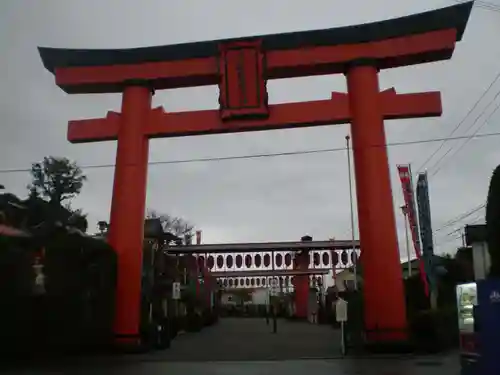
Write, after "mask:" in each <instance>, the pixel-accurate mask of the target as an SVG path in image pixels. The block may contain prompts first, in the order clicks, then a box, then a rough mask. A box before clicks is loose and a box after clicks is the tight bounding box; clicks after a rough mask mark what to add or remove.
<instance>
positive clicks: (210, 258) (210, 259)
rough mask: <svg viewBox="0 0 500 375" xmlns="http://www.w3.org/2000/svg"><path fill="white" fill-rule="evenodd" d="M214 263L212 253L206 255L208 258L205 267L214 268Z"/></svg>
mask: <svg viewBox="0 0 500 375" xmlns="http://www.w3.org/2000/svg"><path fill="white" fill-rule="evenodd" d="M214 263H215V261H214V257H213V256H212V255H210V256H209V257H208V259H207V267H208V268H209V269H212V268H214Z"/></svg>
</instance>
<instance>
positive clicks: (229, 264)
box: [226, 255, 233, 268]
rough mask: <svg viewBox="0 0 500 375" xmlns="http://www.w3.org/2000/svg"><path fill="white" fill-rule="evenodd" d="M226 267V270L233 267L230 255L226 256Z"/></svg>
mask: <svg viewBox="0 0 500 375" xmlns="http://www.w3.org/2000/svg"><path fill="white" fill-rule="evenodd" d="M226 265H227V268H231V267H232V266H233V256H232V255H228V256H227V257H226Z"/></svg>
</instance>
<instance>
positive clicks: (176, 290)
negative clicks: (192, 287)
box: [172, 282, 181, 299]
mask: <svg viewBox="0 0 500 375" xmlns="http://www.w3.org/2000/svg"><path fill="white" fill-rule="evenodd" d="M172 299H181V283H179V282H174V283H173V284H172Z"/></svg>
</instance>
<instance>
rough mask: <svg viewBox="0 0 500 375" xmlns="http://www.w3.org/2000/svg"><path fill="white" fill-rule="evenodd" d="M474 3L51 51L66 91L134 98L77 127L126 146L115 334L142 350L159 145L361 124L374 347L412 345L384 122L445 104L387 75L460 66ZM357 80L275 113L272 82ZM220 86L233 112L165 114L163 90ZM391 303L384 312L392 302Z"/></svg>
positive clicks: (368, 312)
mask: <svg viewBox="0 0 500 375" xmlns="http://www.w3.org/2000/svg"><path fill="white" fill-rule="evenodd" d="M471 8H472V2H470V3H465V4H460V5H456V6H454V7H448V8H444V9H440V10H436V11H431V12H426V13H422V14H417V15H413V16H408V17H404V18H402V19H395V20H390V21H384V22H379V23H373V24H366V25H359V26H354V27H347V28H340V29H328V30H318V31H311V32H302V33H289V34H281V35H266V36H260V37H251V38H248V39H247V40H241V39H239V40H224V41H211V42H204V43H192V44H184V45H174V46H166V47H155V48H139V49H135V50H97V51H96V50H94V51H92V50H64V49H47V48H42V49H40V53H41V56H42V60H43V62H44V65H45V66H46V67H47V69H48V70H49V71H51V72H53V73H54V74H55V77H56V83H57V84H58V85H59V86H60V87H61V88H63V89H64V90H65V91H66V92H68V93H71V94H76V93H106V92H123V102H122V112H121V114H118V113H109V114H108V116H107V118H105V119H93V120H82V121H71V122H70V124H69V131H68V139H69V140H70V141H71V142H74V143H79V142H95V141H104V140H118V150H117V158H116V171H115V181H114V188H113V202H112V210H111V223H110V225H111V228H110V243H111V245H112V246H113V248H114V249H115V250H116V251H117V253H118V255H119V265H118V267H119V270H118V294H117V305H116V322H115V323H116V324H115V332H116V334H117V335H118V336H119V337H120V336H121V337H124V338H132V339H139V338H140V336H139V310H140V309H139V306H140V293H141V287H140V285H141V268H142V265H141V258H142V237H143V236H142V234H143V220H144V208H145V207H144V205H145V197H146V193H145V192H146V190H145V189H146V174H147V152H148V139H149V138H159V137H180V136H190V135H203V134H220V133H229V132H246V131H257V130H270V129H285V128H296V127H306V126H318V125H330V124H339V123H348V122H351V124H352V126H351V130H352V142H353V151H354V162H355V176H356V189H357V199H358V216H359V230H360V242H361V249H362V253H363V256H362V257H361V262H362V264H363V270H364V274H363V277H364V281H365V282H364V298H365V304H364V306H365V329H366V331H367V338H368V339H369V340H372V341H398V340H404V339H406V338H407V332H406V329H407V324H406V311H405V299H404V294H403V285H402V275H401V266H400V261H399V252H398V245H397V236H396V226H395V219H394V209H393V202H392V192H391V186H390V178H389V167H388V159H387V151H386V147H385V146H386V142H385V132H384V126H383V120H384V119H401V118H412V117H427V116H438V115H440V114H441V102H440V95H439V93H436V92H434V93H419V94H404V95H400V94H396V92H395V91H394V90H393V89H392V90H387V91H384V92H382V93H380V91H379V85H378V74H377V73H378V69H388V68H394V67H400V66H405V65H411V64H419V63H424V62H430V61H438V60H443V59H448V58H450V57H451V55H452V53H453V50H454V47H455V42H456V41H457V40H460V39H461V36H462V34H463V31H464V28H465V25H466V23H467V20H468V17H469V14H470V11H471ZM336 73H345V74H346V76H347V82H348V89H349V93H348V95H346V94H340V93H333V95H332V98H331V99H329V100H320V101H313V102H306V103H287V104H276V105H268V103H267V91H266V80H268V79H276V78H290V77H303V76H311V75H318V74H336ZM202 85H219V89H220V93H221V96H220V103H221V108H220V109H217V110H208V111H192V112H180V113H165V112H164V111H163V109H162V108H157V109H154V110H152V109H151V107H150V106H151V92H152V90H154V89H166V88H169V89H172V88H178V87H193V86H202ZM382 299H383V300H384V303H383V304H381V303H380V301H381V300H382Z"/></svg>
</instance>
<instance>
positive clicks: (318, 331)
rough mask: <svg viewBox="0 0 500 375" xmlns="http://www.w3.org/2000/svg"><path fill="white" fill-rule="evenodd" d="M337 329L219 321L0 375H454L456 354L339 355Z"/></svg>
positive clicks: (259, 321)
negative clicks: (127, 351)
mask: <svg viewBox="0 0 500 375" xmlns="http://www.w3.org/2000/svg"><path fill="white" fill-rule="evenodd" d="M339 340H340V333H339V332H338V331H337V330H334V329H332V328H331V327H328V326H318V325H310V324H308V323H296V322H288V321H284V320H280V321H278V333H277V334H274V333H272V323H271V324H270V325H266V322H265V320H264V319H238V318H234V319H222V320H221V321H220V322H219V324H217V325H215V326H213V327H209V328H206V329H204V330H203V331H201V332H199V333H187V334H184V335H181V336H179V337H178V338H176V339H175V340H174V341H173V342H172V347H171V348H170V349H168V350H165V351H157V352H153V353H148V354H141V355H128V356H120V357H112V358H108V357H106V358H79V359H77V360H74V361H69V362H68V361H66V362H65V363H61V362H60V363H58V364H52V365H50V366H44V368H41V367H38V366H29V368H26V369H23V370H21V369H20V368H17V369H12V370H11V371H2V372H3V373H4V374H33V375H36V374H40V375H44V374H65V375H66V374H92V375H101V374H103V375H104V374H114V373H116V374H120V375H128V374H130V375H135V374H148V375H156V374H158V375H159V374H161V375H181V374H182V375H226V374H227V375H247V374H252V375H267V374H272V375H282V374H283V375H295V374H297V375H298V374H301V375H303V374H310V375H326V374H328V375H337V374H338V375H365V374H366V375H420V374H422V375H424V374H425V375H448V374H450V375H458V374H459V368H458V358H457V356H456V355H448V356H439V357H392V358H391V357H370V358H342V357H341V356H340V350H339V349H340V346H339Z"/></svg>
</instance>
